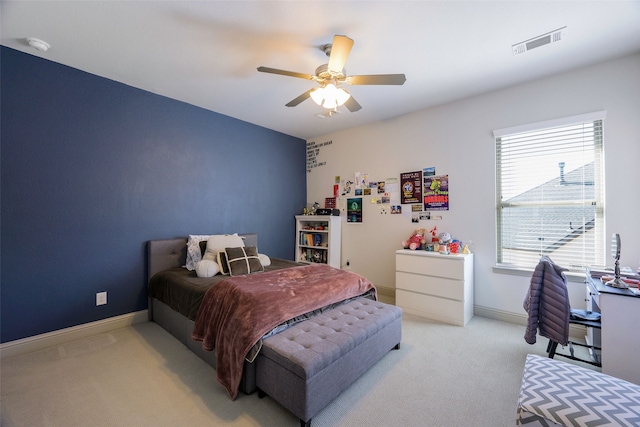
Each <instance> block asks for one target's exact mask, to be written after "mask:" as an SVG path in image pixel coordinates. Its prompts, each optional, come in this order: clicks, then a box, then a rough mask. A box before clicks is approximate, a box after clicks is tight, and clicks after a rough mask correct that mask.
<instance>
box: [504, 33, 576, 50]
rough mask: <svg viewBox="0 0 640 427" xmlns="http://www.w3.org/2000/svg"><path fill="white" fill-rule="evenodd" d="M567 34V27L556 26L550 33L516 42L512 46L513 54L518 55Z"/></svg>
mask: <svg viewBox="0 0 640 427" xmlns="http://www.w3.org/2000/svg"><path fill="white" fill-rule="evenodd" d="M566 35H567V27H562V28H558V29H557V30H554V31H551V32H550V33H546V34H543V35H541V36H538V37H534V38H532V39H529V40H527V41H524V42H522V43H517V44H514V45H513V46H512V50H513V54H514V55H519V54H521V53H525V52H527V51H530V50H531V49H535V48H537V47H540V46H544V45H546V44H549V43H555V42H559V41H560V40H562V39H563V38H564V37H565V36H566Z"/></svg>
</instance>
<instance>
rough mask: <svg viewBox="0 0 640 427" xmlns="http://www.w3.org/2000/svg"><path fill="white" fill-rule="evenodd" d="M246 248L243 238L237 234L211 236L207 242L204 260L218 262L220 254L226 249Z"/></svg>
mask: <svg viewBox="0 0 640 427" xmlns="http://www.w3.org/2000/svg"><path fill="white" fill-rule="evenodd" d="M243 246H244V240H242V237H240V236H238V233H235V234H216V235H214V236H210V237H209V239H208V240H207V250H206V251H205V252H204V256H203V257H202V259H209V260H211V261H217V260H218V252H220V251H224V249H225V248H239V247H243Z"/></svg>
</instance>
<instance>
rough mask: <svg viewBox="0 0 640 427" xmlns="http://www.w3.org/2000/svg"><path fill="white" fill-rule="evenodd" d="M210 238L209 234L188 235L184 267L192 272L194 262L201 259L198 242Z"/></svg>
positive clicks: (194, 266)
mask: <svg viewBox="0 0 640 427" xmlns="http://www.w3.org/2000/svg"><path fill="white" fill-rule="evenodd" d="M209 237H211V234H189V239H188V240H187V262H186V263H185V265H184V267H185V268H186V269H187V270H189V271H193V270H194V269H195V268H196V262H198V261H200V260H201V259H202V252H201V251H200V242H202V241H203V240H207V239H208V238H209Z"/></svg>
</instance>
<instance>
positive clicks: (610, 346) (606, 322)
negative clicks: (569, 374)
mask: <svg viewBox="0 0 640 427" xmlns="http://www.w3.org/2000/svg"><path fill="white" fill-rule="evenodd" d="M587 292H588V300H587V302H588V307H587V308H588V309H590V310H593V311H600V313H601V314H602V329H601V331H600V332H601V337H600V342H601V347H602V372H603V373H605V374H607V375H611V376H614V377H618V378H622V379H623V380H626V381H630V382H632V383H636V384H640V297H638V296H636V295H635V294H634V293H633V292H631V291H630V290H628V289H617V288H612V287H610V286H606V285H604V284H603V283H602V281H601V280H600V279H599V278H594V277H591V274H589V273H588V272H587ZM594 341H596V342H597V339H594Z"/></svg>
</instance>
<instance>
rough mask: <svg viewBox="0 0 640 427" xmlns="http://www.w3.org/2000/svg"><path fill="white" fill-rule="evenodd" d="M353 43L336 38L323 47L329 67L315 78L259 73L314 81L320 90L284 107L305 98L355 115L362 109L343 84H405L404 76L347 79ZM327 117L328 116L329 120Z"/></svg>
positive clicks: (266, 70) (322, 68) (272, 70)
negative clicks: (346, 70)
mask: <svg viewBox="0 0 640 427" xmlns="http://www.w3.org/2000/svg"><path fill="white" fill-rule="evenodd" d="M352 47H353V40H352V39H350V38H349V37H347V36H340V35H336V36H334V37H333V43H332V44H326V45H324V46H322V50H323V51H324V53H325V54H326V55H327V56H328V57H329V63H328V64H323V65H321V66H319V67H318V68H316V72H315V75H311V74H304V73H297V72H294V71H286V70H279V69H277V68H269V67H258V71H260V72H263V73H271V74H280V75H283V76H290V77H298V78H301V79H306V80H313V81H315V82H317V83H318V84H319V85H320V86H319V87H315V88H312V89H309V90H308V91H306V92H305V93H303V94H302V95H300V96H298V97H297V98H295V99H293V100H291V101H290V102H289V103H288V104H286V106H287V107H295V106H296V105H298V104H300V103H301V102H302V101H305V100H306V99H307V98H312V99H313V101H314V102H315V103H316V104H318V105H320V106H322V107H324V108H327V109H329V110H333V111H337V110H336V109H337V108H338V107H339V106H341V105H344V106H345V107H347V109H348V110H349V111H351V112H352V113H353V112H356V111H358V110H360V109H361V108H362V106H361V105H360V104H358V102H357V101H356V100H355V99H354V98H353V96H351V94H349V92H347V91H346V90H345V89H344V88H342V85H343V84H348V85H402V84H404V82H405V81H406V80H407V78H406V77H405V75H404V74H373V75H363V76H347V75H346V72H345V70H344V64H345V63H346V62H347V58H348V56H349V53H350V52H351V48H352ZM328 117H330V116H328Z"/></svg>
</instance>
